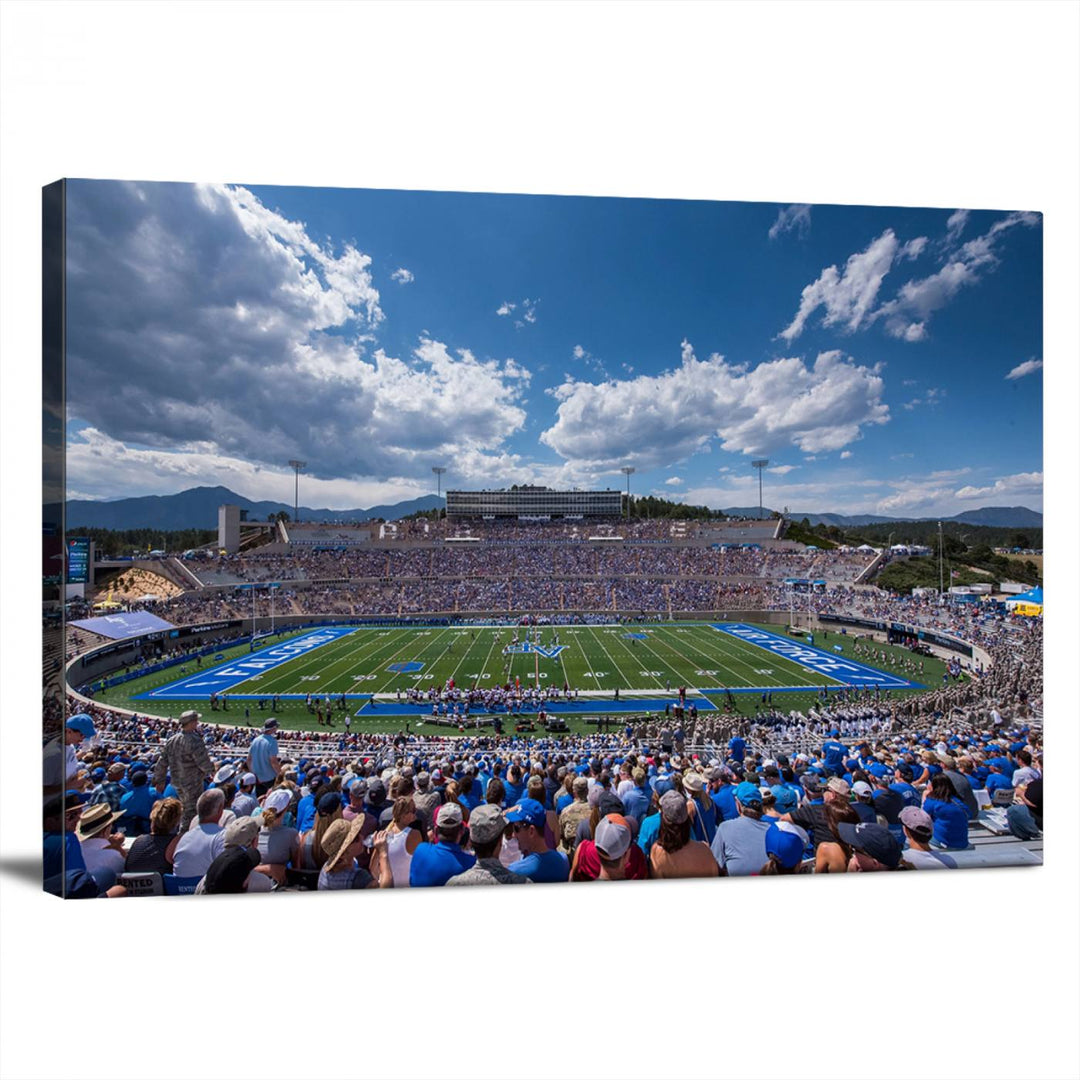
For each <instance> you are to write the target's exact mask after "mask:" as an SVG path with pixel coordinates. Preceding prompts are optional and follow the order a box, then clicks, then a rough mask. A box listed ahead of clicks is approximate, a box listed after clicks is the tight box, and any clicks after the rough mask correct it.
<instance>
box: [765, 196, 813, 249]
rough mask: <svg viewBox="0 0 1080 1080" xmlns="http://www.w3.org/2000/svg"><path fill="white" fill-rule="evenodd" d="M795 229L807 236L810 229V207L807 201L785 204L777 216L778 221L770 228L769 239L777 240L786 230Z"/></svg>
mask: <svg viewBox="0 0 1080 1080" xmlns="http://www.w3.org/2000/svg"><path fill="white" fill-rule="evenodd" d="M793 230H794V231H795V232H797V233H798V234H799V236H805V235H806V234H807V233H808V232H809V231H810V207H809V206H808V205H807V204H805V203H793V204H792V205H791V206H784V207H782V208H781V209H780V213H779V214H777V216H776V221H774V222H773V223H772V226H771V227H770V228H769V239H770V240H775V239H776V238H777V237H778V236H780V235H782V234H783V233H786V232H792V231H793Z"/></svg>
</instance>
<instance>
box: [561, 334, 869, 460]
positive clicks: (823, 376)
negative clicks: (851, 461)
mask: <svg viewBox="0 0 1080 1080" xmlns="http://www.w3.org/2000/svg"><path fill="white" fill-rule="evenodd" d="M883 391H884V380H883V379H882V377H881V375H880V372H879V371H878V369H876V368H869V367H864V366H861V365H859V364H856V363H855V362H854V361H852V360H851V359H849V358H845V357H844V356H843V355H842V354H841V353H840V352H838V351H831V352H824V353H820V354H819V355H818V356H817V358H816V360H815V361H814V362H813V363H812V364H807V363H806V362H804V361H803V360H802V359H800V358H797V357H789V358H784V359H779V360H772V361H768V362H766V363H762V364H759V365H758V366H757V367H756V368H754V369H752V370H751V369H748V368H747V367H746V366H745V365H738V366H736V365H731V364H728V363H727V362H726V361H725V360H724V358H723V357H722V356H719V355H717V354H714V355H712V356H710V357H709V358H708V359H707V360H698V359H697V357H696V356H695V355H694V352H693V348H692V347H691V345H690V344H689V342H683V346H682V362H681V363H680V364H679V366H678V367H676V368H674V369H672V370H670V371H666V372H663V373H661V374H659V375H639V376H637V377H636V378H630V379H611V380H608V381H606V382H603V383H591V382H585V381H582V380H577V379H569V378H568V379H566V380H564V382H563V383H561V384H560V385H558V386H556V387H553V388H551V389H550V390H549V393H551V395H552V396H553V397H554V398H555V399H556V400H557V401H558V402H559V407H558V410H557V413H556V420H555V423H554V424H553V425H552V426H551V427H549V428H548V429H547V430H546V431H544V432H542V433H541V435H540V441H541V442H542V443H544V445H546V446H549V447H551V449H553V450H554V451H555V452H556V453H557V454H559V455H560V457H562V458H564V459H566V460H567V461H572V462H575V463H577V464H578V465H579V466H580V467H586V466H587V467H590V468H592V469H596V470H602V469H612V468H617V467H618V466H620V465H622V464H626V463H632V464H636V465H638V466H639V467H642V468H650V467H658V466H665V465H670V464H671V463H672V462H673V461H680V460H683V459H684V458H687V457H689V456H690V455H691V454H693V453H695V452H696V451H699V450H703V449H705V448H707V447H708V445H709V444H710V441H711V440H712V439H713V438H714V437H719V438H720V440H721V446H722V448H723V449H724V450H729V451H735V452H739V453H744V454H756V453H765V452H768V451H769V450H770V449H781V448H783V447H785V446H795V447H797V448H798V449H799V450H802V451H804V452H807V453H815V452H818V451H828V450H840V449H842V448H843V447H844V446H846V445H847V444H848V443H851V442H854V441H855V440H856V439H858V438H859V437H860V434H861V431H862V428H863V427H864V426H866V425H870V424H884V423H887V422H888V419H889V408H888V406H887V405H885V404H884V403H883V402H882V400H881V398H882V393H883Z"/></svg>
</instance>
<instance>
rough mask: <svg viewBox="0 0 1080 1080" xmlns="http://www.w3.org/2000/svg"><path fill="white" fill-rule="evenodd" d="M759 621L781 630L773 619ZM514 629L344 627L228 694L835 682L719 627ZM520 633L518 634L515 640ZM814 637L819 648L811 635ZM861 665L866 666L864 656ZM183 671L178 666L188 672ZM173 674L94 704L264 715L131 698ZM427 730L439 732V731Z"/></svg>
mask: <svg viewBox="0 0 1080 1080" xmlns="http://www.w3.org/2000/svg"><path fill="white" fill-rule="evenodd" d="M763 629H767V630H770V631H772V632H774V633H779V634H783V633H784V630H783V629H782V628H781V627H778V626H767V627H763ZM307 632H309V630H308V629H305V630H297V631H289V632H285V633H282V634H279V635H275V636H274V637H273V638H272V639H270V643H271V644H278V643H280V642H281V641H285V640H288V639H289V638H290V637H295V636H297V635H299V634H301V633H307ZM555 632H556V631H555V630H554V629H552V628H544V629H543V630H542V631H541V644H543V645H550V644H552V638H553V636H554V633H555ZM628 632H634V633H645V634H646V640H644V641H633V640H628V639H627V638H625V637H624V635H625V634H626V633H628ZM513 633H514V631H513V629H512V628H508V627H499V628H488V627H476V628H470V627H463V626H454V627H431V628H425V629H416V628H412V627H409V628H405V627H393V628H386V627H362V628H360V629H358V630H357V631H356V633H354V634H350V635H348V636H347V637H344V638H340V639H338V640H337V641H335V642H332V643H330V644H328V645H324V646H322V647H320V648H318V649H316V650H314V651H313V652H311V653H308V654H306V655H304V656H300V657H297V658H296V659H295V660H291V661H288V662H287V663H285V664H282V665H281V666H279V667H277V668H274V669H272V670H270V671H267V672H265V673H264V674H262V675H261V676H257V677H255V678H252V679H249V680H248V681H246V682H244V683H242V684H239V685H237V686H235V687H233V688H232V689H231V690H230V691H229V693H230V694H231V695H237V694H265V695H266V696H267V697H270V696H272V695H273V694H274V693H279V694H296V693H299V694H306V693H308V692H311V693H312V694H313V695H318V696H322V695H324V694H329V695H331V696H332V697H333V696H334V695H339V694H341V693H346V694H350V693H363V694H370V693H375V694H393V693H395V692H396V691H398V690H401V691H402V692H404V690H405V689H407V688H408V687H410V686H415V687H417V688H419V689H421V690H426V689H427V688H428V687H429V686H431V685H434V684H439V683H442V684H445V683H446V681H447V680H448V679H450V678H453V679H454V680H455V683H456V684H457V685H458V686H460V687H463V688H466V687H470V686H472V685H474V684H475V685H479V686H494V685H497V684H501V683H505V682H513V681H514V680H515V678H520V680H521V683H522V685H523V686H524V685H526V684H531V683H532V682H534V681H535V680H536V678H537V676H538V675H539V679H540V682H541V683H546V684H547V685H557V686H559V687H562V685H563V683H564V682H567V683H569V684H570V686H571V687H575V688H577V689H578V690H581V691H589V690H593V691H600V692H603V693H604V696H605V697H608V699H609V700H610V695H611V694H613V693H614V690H615V688H616V687H618V688H619V689H620V691H621V692H622V693H623V694H625V692H626V691H628V690H635V691H649V692H651V693H652V694H653V695H654V696H656V697H660V698H666V697H668V691H667V684H668V682H669V681H670V684H671V687H672V690H673V691H674V690H675V689H676V688H677V687H679V686H686V687H688V688H690V689H695V688H712V687H721V686H729V687H739V686H754V687H761V688H763V689H768V688H769V687H781V686H801V685H813V686H820V685H822V684H823V683H824V682H829V683H830V684H831V685H836V684H835V681H834V680H827V679H824V678H823V677H822V676H821V675H819V674H810V673H808V672H807V671H806V670H805V669H803V668H802V666H801V665H799V664H798V663H795V662H793V661H791V660H787V659H785V658H783V657H780V656H776V655H775V654H771V653H767V652H765V651H764V650H762V649H760V648H759V647H757V646H755V645H751V644H749V643H747V642H743V641H739V640H738V639H736V638H733V637H730V636H728V635H724V634H720V633H718V632H717V631H715V630H713V629H711V627H710V626H709V625H708V624H703V623H664V624H659V625H657V624H651V625H648V626H645V627H626V626H614V627H612V626H608V627H605V626H572V627H560V628H558V630H557V633H558V635H559V643H560V644H562V645H564V646H566V648H564V649H563V651H562V652H561V653H560V655H559V656H558V657H557V658H553V659H545V658H544V657H540V656H538V655H536V654H532V655H529V654H511V655H504V654H503V651H502V650H503V648H504V647H505V646H506V645H508V644H509V643H510V641H511V639H512V636H513ZM521 634H522V632H521V631H519V637H520V636H521ZM840 641H843V643H844V654H845V655H846V656H848V657H852V655H853V654H852V651H851V649H852V644H853V640H852V638H850V637H848V638H846V639H843V638H841V637H840V636H839V635H835V634H833V635H830V636H829V638H828V642H827V644H828V645H831V644H833V643H834V642H840ZM818 644H819V645H820V644H822V642H821V641H820V639H819V641H818ZM264 647H265V646H264ZM877 647H878V648H884V649H885V650H886V652H887V653H890V654H898V655H901V656H910V654H909V653H908V652H907V650H905V649H902V648H899V647H897V646H887V645H886V646H877ZM248 651H249V650H248V647H247V646H246V645H243V646H239V647H234V648H232V649H227V650H224V656H225V658H226V659H233V658H236V657H239V656H243V655H245V654H247V652H248ZM406 661H418V662H421V663H423V664H424V668H423V670H422V671H421V672H420V673H419V676H418V677H417V676H415V675H407V674H394V673H392V672H389V671H387V670H386V669H387V667H388V666H389V665H390V664H393V663H399V662H406ZM863 662H864V663H865V662H866V661H865V659H863ZM215 663H217V662H216V661H213V660H212V659H209V658H205V659H204V662H203V666H204V667H208V666H213V665H214V664H215ZM871 666H873V665H871ZM192 670H193V669H192V668H191V667H190V666H189V669H188V671H189V673H190V672H191V671H192ZM886 670H889V669H886ZM944 670H945V665H944V664H943V663H942V662H941V661H940V660H937V659H935V658H932V657H927V658H925V674H924V676H923V677H922V679H921V680H920V681H922V682H924V683H925V684H926V685H927V686H929V687H934V686H937V685H940V683H941V676H942V673H943V672H944ZM182 677H183V675H182V673H181V671H180V669H179V668H178V667H172V668H168V669H166V670H164V671H160V672H157V673H155V674H153V675H149V676H146V677H143V678H139V679H134V680H132V681H130V682H127V683H124V684H122V685H120V686H116V687H113V688H111V689H109V690H105V691H102V692H101V693H100V694H99V695H98V700H101V701H103V702H105V703H108V704H113V705H118V706H121V707H124V708H129V709H134V710H135V711H137V712H144V711H145V712H152V713H154V714H156V715H165V716H178V715H179V714H180V713H181V712H182V711H183V710H184V709H188V708H192V707H194V708H197V709H199V711H201V712H203V713H204V714H205V716H206V719H208V720H209V719H213V720H219V721H221V722H230V723H238V724H244V723H245V722H247V723H251V724H261V722H262V720H263V719H264V718H265V717H266V716H268V715H270V713H271V710H270V709H269V708H266V709H262V710H260V709H258V708H257V702H255V701H239V700H236V699H235V698H234V700H233V701H232V702H231V704H230V707H229V709H228V711H227V712H221V711H218V712H213V713H212V712H211V711H210V710H209V706H208V703H207V702H206V701H205V700H192V701H183V700H180V701H161V700H141V701H137V700H132V699H133V697H134V695H137V694H140V693H144V692H145V691H147V690H151V689H154V688H156V687H160V686H164V685H167V684H169V683H172V682H175V681H177V680H178V679H180V678H182ZM912 692H916V693H917V692H918V691H893V695H894V696H902V695H906V694H909V693H912ZM734 698H735V702H736V705H737V707H738V709H739V711H740V712H742V713H744V714H748V715H752V714H753V712H754V708H755V706H756V705H757V704H759V701H760V699H759V698H758V697H757V696H756V695H754V694H737V695H734ZM814 699H815V695H814V694H813V693H807V692H790V693H782V694H776V695H774V699H773V701H774V705H775V706H778V707H781V708H785V709H792V708H801V709H806V708H808V707H809V706H810V705H811V704H813V702H814ZM582 700H584V699H582ZM711 700H712V701H713V704H715V705H716V706H717V707H718V708H720V707H722V706H723V696H722V695H712V696H711ZM625 702H626V711H627V713H632V712H635V711H640V709H638V710H635V708H634V704H633V700H632V699H630V698H626V699H625ZM354 708H355V706H354ZM274 715H276V716H277V717H278V719H279V720H280V722H281V725H282V727H283V728H286V729H296V730H319V727H318V724H317V723H316V719H315V717H314V716H312V715H311V714H309V713H308V711H307V708H306V706H305V704H304V702H303V701H302V700H301V701H282V702H280V704H279V707H278V709H277V710H276V711H275V712H274ZM585 715H586V716H587V715H588V714H587V713H586V714H585ZM406 719H408V720H409V723H410V726H411V727H412V729H413V730H417V721H416V719H414V718H411V717H410V718H406V717H403V716H400V715H386V716H379V715H378V710H377V708H376V710H375V712H374V713H372V712H371V711H370V710H365V713H364V715H363V716H362V717H361V718H359V719H355V720H354V721H353V730H354V731H356V730H362V731H372V732H388V731H398V730H402V729H404V727H405V723H406ZM566 719H567V723H568V725H569V727H570V729H571V730H572V731H578V732H581V731H590V730H595V727H592V726H590V725H587V724H586V723H585V722H584V718H583V717H582V716H579V715H574V714H569V715H567V716H566ZM341 727H342V725H341V714H340V711H339V712H338V716H337V722H336V724H335V728H336V729H337V730H341ZM420 730H423V728H421V729H420ZM431 730H438V731H439V732H440V733H445V731H446V730H447V729H431Z"/></svg>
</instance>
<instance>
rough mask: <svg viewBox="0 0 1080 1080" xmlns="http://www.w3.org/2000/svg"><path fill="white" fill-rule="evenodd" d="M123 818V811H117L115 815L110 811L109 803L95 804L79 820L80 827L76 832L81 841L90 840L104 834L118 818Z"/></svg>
mask: <svg viewBox="0 0 1080 1080" xmlns="http://www.w3.org/2000/svg"><path fill="white" fill-rule="evenodd" d="M123 816H124V811H123V810H117V811H116V812H115V813H114V812H113V811H112V810H110V809H109V804H108V803H105V802H100V803H95V804H94V805H93V806H91V807H89V808H88V809H86V810H84V811H83V814H82V817H80V818H79V827H78V829H77V830H76V831H77V833H78V837H79V839H80V840H89V839H90V837H92V836H97V835H98V833H101V832H104V831H105V829H107V828H108V827H109V826H110V825H111V824H112V823H113V822H114V821H115V820H116V819H117V818H121V817H123Z"/></svg>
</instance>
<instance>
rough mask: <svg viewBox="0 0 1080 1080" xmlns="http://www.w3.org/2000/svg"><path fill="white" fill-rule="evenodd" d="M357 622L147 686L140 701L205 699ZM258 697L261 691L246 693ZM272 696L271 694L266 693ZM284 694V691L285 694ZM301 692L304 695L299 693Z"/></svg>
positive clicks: (351, 628)
mask: <svg viewBox="0 0 1080 1080" xmlns="http://www.w3.org/2000/svg"><path fill="white" fill-rule="evenodd" d="M356 631H357V627H355V626H327V627H324V628H323V629H321V630H313V631H312V632H311V633H310V634H301V635H300V637H296V638H293V639H292V640H291V641H284V642H282V643H281V644H280V645H274V646H273V647H271V648H269V649H259V650H257V651H255V652H253V653H250V654H248V655H247V656H245V657H243V658H242V659H237V660H230V661H227V662H226V663H224V664H219V665H218V666H217V667H211V668H207V669H206V670H205V671H199V672H197V673H196V674H194V675H188V676H187V677H186V678H183V679H179V680H178V681H177V682H173V683H168V684H167V685H166V686H159V687H158V688H157V689H156V690H144V691H143V692H142V693H141V694H136V695H135V700H139V701H147V700H150V701H154V700H162V699H164V700H166V701H170V700H172V701H203V700H207V699H209V697H210V695H211V694H223V693H225V692H227V691H228V690H229V688H230V687H233V686H239V685H240V683H242V682H247V680H248V679H250V678H251V677H252V676H253V675H261V674H263V672H266V671H271V670H272V669H273V668H276V667H280V666H281V665H282V664H287V663H288V662H289V661H290V660H293V659H295V658H296V657H297V656H303V655H304V654H305V653H309V652H311V651H312V650H313V649H318V648H319V647H320V646H322V645H328V644H330V642H332V641H337V640H338V639H339V638H343V637H348V635H349V634H355V633H356ZM246 696H247V697H251V698H257V697H258V696H259V695H258V694H250V695H246ZM265 696H269V695H265ZM282 696H284V695H282ZM297 696H302V695H297Z"/></svg>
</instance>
